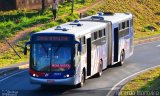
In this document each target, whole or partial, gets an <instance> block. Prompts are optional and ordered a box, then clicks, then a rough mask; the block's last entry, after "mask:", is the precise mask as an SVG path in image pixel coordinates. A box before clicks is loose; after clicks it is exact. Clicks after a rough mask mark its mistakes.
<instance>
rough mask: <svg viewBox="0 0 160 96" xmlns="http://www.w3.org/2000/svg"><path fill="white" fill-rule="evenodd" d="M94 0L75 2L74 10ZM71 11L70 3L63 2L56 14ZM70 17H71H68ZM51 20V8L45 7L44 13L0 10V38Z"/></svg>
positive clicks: (60, 14) (59, 14)
mask: <svg viewBox="0 0 160 96" xmlns="http://www.w3.org/2000/svg"><path fill="white" fill-rule="evenodd" d="M93 2H95V0H90V1H87V2H86V3H84V4H82V3H80V2H76V3H75V10H76V9H79V8H82V7H84V6H88V5H89V4H91V3H93ZM70 13H71V3H63V4H60V5H59V9H58V16H62V15H64V14H70ZM69 19H72V20H73V18H69ZM50 20H52V12H51V8H48V9H46V11H45V12H44V13H42V12H41V11H28V10H17V11H16V10H14V11H8V12H0V40H3V39H4V37H11V36H14V35H15V34H16V33H17V32H18V31H20V30H23V29H25V28H29V27H32V26H34V25H37V24H47V23H48V22H50Z"/></svg>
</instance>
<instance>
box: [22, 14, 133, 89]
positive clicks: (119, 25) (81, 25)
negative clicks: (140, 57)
mask: <svg viewBox="0 0 160 96" xmlns="http://www.w3.org/2000/svg"><path fill="white" fill-rule="evenodd" d="M28 44H30V71H29V72H30V79H31V83H33V84H41V85H42V86H44V85H50V84H51V85H78V86H79V87H81V86H83V85H84V82H85V80H86V79H87V78H89V77H91V76H93V75H97V76H99V77H100V76H101V75H102V70H103V69H106V68H107V66H111V65H114V64H119V65H122V64H123V63H124V60H125V59H127V58H128V57H130V56H131V55H132V54H133V15H132V14H131V13H102V12H100V13H99V14H97V15H93V16H89V17H85V18H82V19H80V20H75V21H73V22H68V23H65V24H62V25H60V26H56V27H54V28H50V29H47V30H43V31H41V32H37V33H34V34H32V36H31V39H30V42H27V43H26V46H25V50H24V53H25V54H26V52H27V45H28Z"/></svg>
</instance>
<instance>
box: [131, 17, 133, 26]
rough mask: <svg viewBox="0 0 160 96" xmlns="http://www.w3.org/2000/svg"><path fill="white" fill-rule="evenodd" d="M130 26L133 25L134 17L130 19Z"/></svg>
mask: <svg viewBox="0 0 160 96" xmlns="http://www.w3.org/2000/svg"><path fill="white" fill-rule="evenodd" d="M130 26H131V27H133V19H131V20H130Z"/></svg>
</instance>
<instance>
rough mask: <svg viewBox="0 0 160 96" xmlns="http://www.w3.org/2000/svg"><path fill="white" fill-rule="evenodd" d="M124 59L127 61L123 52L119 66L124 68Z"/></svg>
mask: <svg viewBox="0 0 160 96" xmlns="http://www.w3.org/2000/svg"><path fill="white" fill-rule="evenodd" d="M124 59H125V53H124V51H122V52H121V56H120V62H118V65H119V66H122V65H123V64H124Z"/></svg>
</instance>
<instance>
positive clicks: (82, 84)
mask: <svg viewBox="0 0 160 96" xmlns="http://www.w3.org/2000/svg"><path fill="white" fill-rule="evenodd" d="M84 83H85V72H84V71H83V72H82V75H81V82H80V83H79V84H78V88H80V87H83V86H84Z"/></svg>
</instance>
